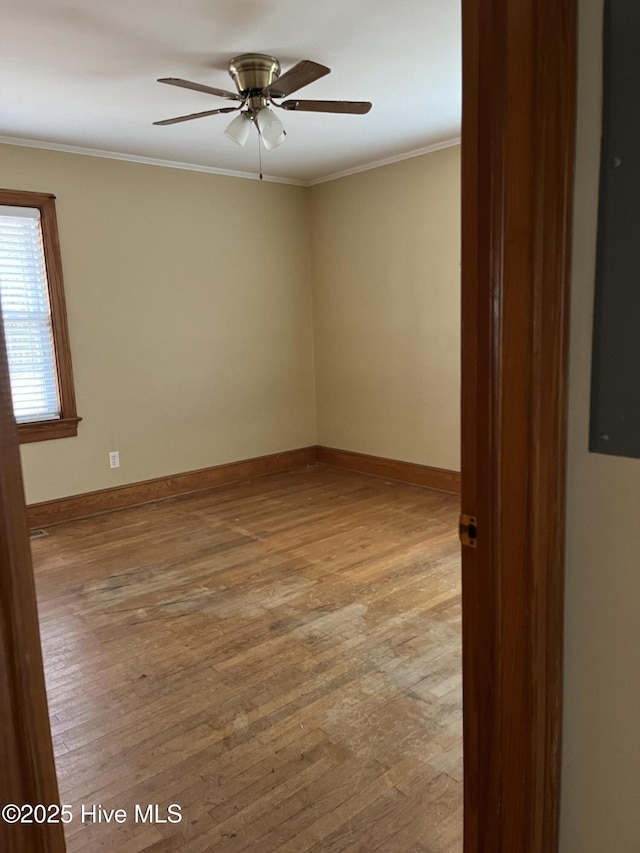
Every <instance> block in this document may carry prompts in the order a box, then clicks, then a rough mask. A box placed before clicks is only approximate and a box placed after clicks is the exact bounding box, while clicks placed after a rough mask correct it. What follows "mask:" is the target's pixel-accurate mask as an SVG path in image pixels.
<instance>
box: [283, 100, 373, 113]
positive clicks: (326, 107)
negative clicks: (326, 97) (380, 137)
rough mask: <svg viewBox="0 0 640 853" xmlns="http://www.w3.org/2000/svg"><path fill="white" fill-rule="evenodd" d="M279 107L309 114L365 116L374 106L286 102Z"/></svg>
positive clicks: (367, 104)
mask: <svg viewBox="0 0 640 853" xmlns="http://www.w3.org/2000/svg"><path fill="white" fill-rule="evenodd" d="M279 106H281V107H282V108H283V109H285V110H300V111H301V112H307V113H351V114H352V115H365V113H368V112H369V110H370V109H371V106H372V105H371V102H370V101H285V102H284V103H282V104H279Z"/></svg>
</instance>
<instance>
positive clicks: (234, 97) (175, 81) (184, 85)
mask: <svg viewBox="0 0 640 853" xmlns="http://www.w3.org/2000/svg"><path fill="white" fill-rule="evenodd" d="M158 83H167V85H169V86H179V87H180V88H181V89H193V91H194V92H204V93H205V95H217V96H218V97H219V98H229V100H231V101H241V100H242V97H241V96H240V95H238V94H237V93H235V92H227V90H226V89H214V88H213V87H212V86H204V85H203V84H202V83H192V82H191V81H190V80H181V79H180V78H179V77H160V78H159V79H158Z"/></svg>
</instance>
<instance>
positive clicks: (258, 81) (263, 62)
mask: <svg viewBox="0 0 640 853" xmlns="http://www.w3.org/2000/svg"><path fill="white" fill-rule="evenodd" d="M229 74H230V75H231V78H232V80H233V82H234V83H235V84H236V88H237V89H238V91H239V92H240V94H244V93H249V92H251V91H252V90H256V89H257V90H259V91H260V90H262V89H264V88H265V86H269V85H270V84H271V83H273V81H274V80H276V79H277V78H278V77H279V76H280V63H279V62H278V60H277V59H276V58H275V56H268V55H267V54H264V53H243V54H241V55H240V56H236V57H234V59H232V60H231V62H230V63H229Z"/></svg>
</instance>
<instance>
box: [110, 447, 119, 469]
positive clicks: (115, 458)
mask: <svg viewBox="0 0 640 853" xmlns="http://www.w3.org/2000/svg"><path fill="white" fill-rule="evenodd" d="M119 467H120V454H119V453H118V451H117V450H111V451H110V452H109V468H119Z"/></svg>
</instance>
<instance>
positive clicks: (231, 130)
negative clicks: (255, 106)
mask: <svg viewBox="0 0 640 853" xmlns="http://www.w3.org/2000/svg"><path fill="white" fill-rule="evenodd" d="M250 131H251V117H250V116H249V115H247V113H240V115H237V116H236V117H235V118H234V119H233V121H232V122H230V124H229V126H228V127H227V129H226V130H225V135H226V136H228V137H229V139H230V140H231V141H232V142H235V143H236V145H244V144H245V143H246V141H247V139H248V138H249V133H250Z"/></svg>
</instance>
